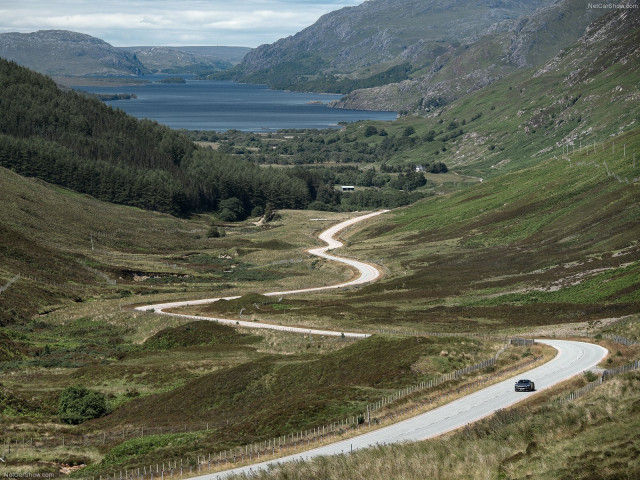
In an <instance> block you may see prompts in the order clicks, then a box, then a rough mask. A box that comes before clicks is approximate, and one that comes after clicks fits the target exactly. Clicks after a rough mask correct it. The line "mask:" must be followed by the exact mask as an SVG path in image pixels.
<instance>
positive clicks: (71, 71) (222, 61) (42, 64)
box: [0, 30, 250, 76]
mask: <svg viewBox="0 0 640 480" xmlns="http://www.w3.org/2000/svg"><path fill="white" fill-rule="evenodd" d="M249 50H250V49H249V48H246V47H184V48H179V47H155V46H152V47H114V46H112V45H110V44H109V43H107V42H105V41H104V40H101V39H99V38H96V37H92V36H91V35H86V34H84V33H78V32H71V31H67V30H39V31H37V32H32V33H16V32H11V33H3V34H0V57H2V58H5V59H7V60H11V61H14V62H16V63H18V64H20V65H22V66H25V67H27V68H30V69H32V70H35V71H37V72H40V73H44V74H47V75H54V76H112V75H119V76H120V75H131V76H137V75H144V74H148V73H178V74H180V73H182V74H189V73H193V74H198V73H202V72H209V73H210V72H213V71H218V70H226V69H228V68H231V66H232V65H234V64H236V63H238V62H239V61H240V60H241V59H242V58H243V57H244V55H245V54H246V53H247V52H248V51H249Z"/></svg>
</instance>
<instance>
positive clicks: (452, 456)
mask: <svg viewBox="0 0 640 480" xmlns="http://www.w3.org/2000/svg"><path fill="white" fill-rule="evenodd" d="M638 395H640V376H639V375H638V374H637V373H636V374H631V375H627V376H625V377H621V378H616V379H615V380H613V381H611V382H609V383H607V384H605V385H603V386H601V387H599V388H598V389H596V391H595V392H593V393H592V394H590V395H588V396H586V397H585V398H584V399H582V400H579V401H577V402H575V403H569V404H564V405H558V404H548V403H544V404H542V405H530V406H526V407H520V408H516V409H513V410H511V411H505V412H499V413H498V414H496V415H495V416H493V417H491V418H489V419H485V420H482V421H480V422H478V423H477V424H476V425H473V426H472V427H470V428H465V429H462V430H461V431H459V432H456V433H453V434H450V435H447V436H445V437H444V438H439V439H434V440H427V441H424V442H416V443H412V444H409V445H393V446H380V447H378V448H372V449H368V450H366V451H359V452H355V453H353V454H351V455H347V456H345V455H338V456H334V457H324V458H319V459H317V460H313V461H310V462H302V461H300V462H292V463H288V464H285V465H283V466H281V467H279V468H277V469H275V470H273V471H269V472H261V473H257V474H255V475H254V477H255V478H259V479H261V480H267V479H270V480H276V479H283V480H284V479H287V480H298V479H300V480H301V479H307V478H325V479H330V480H333V479H336V480H338V479H344V478H350V479H354V480H359V479H363V480H364V479H371V478H385V479H410V480H411V479H422V478H425V476H428V477H429V478H434V479H439V480H440V479H441V480H445V479H459V478H468V479H486V478H499V479H522V478H536V479H558V478H563V479H564V478H566V479H569V478H571V479H585V480H586V479H602V480H604V479H614V478H616V479H618V478H619V479H632V478H637V477H638V475H640V464H639V462H638V452H639V451H640V444H639V443H638V437H637V435H636V434H635V432H636V431H637V429H638V428H639V427H640V418H639V416H638V408H637V405H638ZM611 412H615V414H611ZM232 478H245V477H232Z"/></svg>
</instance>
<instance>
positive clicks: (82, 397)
mask: <svg viewBox="0 0 640 480" xmlns="http://www.w3.org/2000/svg"><path fill="white" fill-rule="evenodd" d="M106 413H107V399H106V398H105V396H104V395H103V394H102V393H100V392H96V391H94V390H89V389H88V388H86V387H85V386H83V385H72V386H70V387H67V388H65V389H64V390H63V391H62V394H61V395H60V401H59V403H58V415H60V419H61V420H62V421H63V422H65V423H69V424H71V425H77V424H79V423H82V422H84V421H87V420H91V419H92V418H98V417H101V416H103V415H105V414H106Z"/></svg>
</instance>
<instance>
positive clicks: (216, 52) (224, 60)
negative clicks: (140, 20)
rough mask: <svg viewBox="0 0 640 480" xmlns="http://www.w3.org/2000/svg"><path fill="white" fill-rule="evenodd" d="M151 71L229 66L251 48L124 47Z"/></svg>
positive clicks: (184, 70) (202, 69)
mask: <svg viewBox="0 0 640 480" xmlns="http://www.w3.org/2000/svg"><path fill="white" fill-rule="evenodd" d="M121 50H124V51H126V52H129V53H131V54H133V55H135V56H136V58H138V59H139V60H140V61H141V62H142V63H143V64H144V66H145V67H146V68H147V69H149V70H150V71H151V72H158V73H183V74H184V73H202V72H212V71H217V70H227V69H229V68H231V67H232V65H234V64H237V63H239V62H240V61H241V60H242V58H243V57H244V55H245V54H246V53H247V52H248V51H250V50H251V49H250V48H245V47H211V48H208V47H121Z"/></svg>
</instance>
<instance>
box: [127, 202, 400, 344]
mask: <svg viewBox="0 0 640 480" xmlns="http://www.w3.org/2000/svg"><path fill="white" fill-rule="evenodd" d="M388 211H389V210H381V211H378V212H373V213H368V214H366V215H360V216H358V217H354V218H351V219H349V220H345V221H344V222H340V223H338V224H336V225H333V226H332V227H330V228H328V229H327V230H325V231H323V232H322V233H321V234H320V235H318V238H319V239H320V240H322V241H323V242H325V243H326V245H325V246H323V247H318V248H312V249H310V250H307V251H308V252H309V253H310V254H311V255H315V256H316V257H321V258H325V259H327V260H332V261H334V262H338V263H342V264H345V265H348V266H350V267H352V268H354V269H355V270H356V271H357V272H358V274H357V275H356V276H355V277H354V278H353V279H352V280H349V281H348V282H344V283H338V284H334V285H325V286H322V287H311V288H302V289H298V290H286V291H278V292H267V293H263V294H262V295H265V296H268V297H279V296H283V295H294V294H299V293H310V292H319V291H323V290H335V289H340V288H347V287H353V286H356V285H363V284H365V283H370V282H374V281H376V280H377V279H378V278H379V277H380V275H381V273H380V270H378V268H376V267H375V266H374V265H370V264H368V263H364V262H360V261H358V260H354V259H350V258H344V257H338V256H336V255H331V254H329V253H327V252H328V251H329V250H333V249H336V248H339V247H341V246H342V245H343V244H342V242H340V241H339V240H337V239H336V238H335V237H336V236H337V235H338V233H340V232H342V231H343V230H345V229H346V228H348V227H350V226H352V225H355V224H356V223H359V222H362V221H365V220H368V219H370V218H372V217H375V216H377V215H381V214H383V213H386V212H388ZM236 298H240V297H239V296H235V297H218V298H205V299H201V300H187V301H181V302H168V303H158V304H155V305H143V306H140V307H136V310H140V311H151V310H152V311H153V312H154V313H158V314H162V315H172V316H176V317H182V318H188V319H192V320H210V321H216V322H219V323H224V324H228V325H235V326H236V327H244V328H258V329H269V330H280V331H285V332H296V333H304V334H313V335H325V336H344V337H350V338H366V337H368V336H369V334H366V333H354V332H340V331H335V330H320V329H313V328H304V327H291V326H284V325H275V324H271V323H261V322H246V321H242V320H232V319H228V318H219V317H204V316H200V315H185V314H180V313H172V312H166V311H165V310H167V309H170V308H178V307H187V306H193V305H204V304H208V303H213V302H217V301H218V300H233V299H236Z"/></svg>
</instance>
